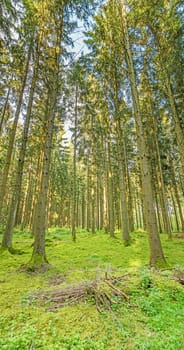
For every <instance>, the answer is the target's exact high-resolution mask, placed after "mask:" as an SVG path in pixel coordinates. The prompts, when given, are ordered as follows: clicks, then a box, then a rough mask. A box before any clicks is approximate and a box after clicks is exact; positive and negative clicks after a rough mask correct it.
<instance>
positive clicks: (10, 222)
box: [2, 45, 39, 251]
mask: <svg viewBox="0 0 184 350" xmlns="http://www.w3.org/2000/svg"><path fill="white" fill-rule="evenodd" d="M36 54H37V56H36V61H35V65H34V71H33V77H32V83H31V88H30V94H29V102H28V107H27V113H26V120H25V123H24V127H23V131H22V140H21V148H20V152H19V159H18V165H17V172H16V178H15V183H14V190H13V195H12V199H11V203H10V207H9V212H8V218H7V224H6V229H5V231H4V234H3V239H2V246H3V247H4V248H8V249H9V251H12V237H13V228H14V225H15V219H16V215H17V208H18V204H19V199H20V193H21V187H22V176H23V168H24V161H25V155H26V147H27V141H28V133H29V125H30V120H31V112H32V105H33V98H34V91H35V86H36V80H37V74H38V66H39V45H38V47H37V53H36Z"/></svg>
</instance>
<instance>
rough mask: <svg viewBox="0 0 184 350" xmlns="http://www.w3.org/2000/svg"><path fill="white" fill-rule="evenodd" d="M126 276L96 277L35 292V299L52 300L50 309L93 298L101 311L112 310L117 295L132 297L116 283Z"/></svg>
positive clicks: (124, 298) (127, 298) (55, 309)
mask: <svg viewBox="0 0 184 350" xmlns="http://www.w3.org/2000/svg"><path fill="white" fill-rule="evenodd" d="M123 279H124V276H120V277H108V278H107V276H106V278H101V279H95V280H93V281H91V282H86V283H81V284H79V285H76V286H71V287H67V288H65V289H62V290H57V291H51V292H37V293H34V295H33V298H34V300H35V299H36V300H42V301H44V302H50V305H49V307H48V310H49V311H57V310H58V309H60V308H62V307H65V306H69V305H73V304H76V303H79V302H80V301H85V300H89V299H90V300H92V301H93V302H94V303H95V305H96V308H97V310H98V311H99V312H102V310H104V309H105V310H111V308H112V305H113V304H117V303H118V301H117V298H114V297H117V296H118V298H120V299H123V300H126V301H128V300H129V299H130V297H129V296H128V295H127V294H126V293H124V292H123V291H122V290H120V289H119V288H118V287H117V286H115V284H116V283H121V281H122V280H123Z"/></svg>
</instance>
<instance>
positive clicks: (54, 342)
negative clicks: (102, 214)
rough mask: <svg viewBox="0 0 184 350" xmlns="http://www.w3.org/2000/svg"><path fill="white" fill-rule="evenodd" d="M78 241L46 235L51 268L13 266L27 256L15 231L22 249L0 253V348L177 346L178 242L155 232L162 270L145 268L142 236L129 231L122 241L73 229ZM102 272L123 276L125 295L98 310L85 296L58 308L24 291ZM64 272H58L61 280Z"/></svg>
mask: <svg viewBox="0 0 184 350" xmlns="http://www.w3.org/2000/svg"><path fill="white" fill-rule="evenodd" d="M77 236H78V237H77V242H76V243H73V242H72V240H71V233H70V231H69V230H66V229H59V228H55V229H51V230H50V231H49V233H48V235H47V258H48V260H49V262H50V264H51V266H52V268H51V269H49V271H45V272H42V273H26V272H25V271H21V270H20V269H19V268H20V266H21V265H22V264H25V263H27V262H28V261H29V260H30V257H31V251H32V247H31V244H32V239H31V238H30V236H29V234H28V233H26V232H24V233H20V232H19V231H18V230H16V232H15V236H14V248H15V249H20V250H23V251H24V254H22V255H10V254H9V253H8V252H6V251H4V252H1V254H0V350H2V349H6V350H28V349H32V350H33V349H42V350H67V349H68V350H69V349H70V350H123V349H127V350H139V349H140V350H144V349H146V350H183V349H184V286H182V285H181V284H179V283H178V282H176V281H175V280H174V278H173V274H174V271H176V270H177V271H179V272H180V271H181V272H182V271H183V270H184V240H183V239H180V238H173V239H172V240H168V239H167V237H166V236H165V235H164V234H163V235H161V239H162V244H163V248H164V253H165V256H166V259H167V262H168V264H169V267H168V270H162V271H158V270H154V269H149V267H148V265H147V264H148V261H149V252H148V240H147V235H146V233H144V232H135V233H133V234H132V244H131V246H129V247H125V246H124V245H123V242H122V240H121V237H120V234H118V233H117V238H115V239H112V238H110V237H109V236H108V235H107V234H105V233H103V232H98V233H96V234H94V235H93V234H90V233H86V232H84V231H80V232H78V235H77ZM105 272H106V273H107V274H108V275H117V276H119V275H123V274H127V273H128V274H127V275H126V277H125V279H124V282H123V284H121V286H120V287H121V288H123V291H124V292H125V293H126V294H128V295H130V300H129V301H128V302H127V301H124V302H123V301H121V300H119V302H117V303H116V304H114V306H113V308H112V311H105V310H104V312H102V313H99V312H98V311H97V310H96V307H95V305H94V303H93V302H92V301H90V300H89V301H85V302H81V303H79V304H76V305H72V306H66V307H64V308H62V309H59V310H58V311H57V312H50V311H48V307H47V306H48V305H46V304H43V303H39V302H38V301H35V300H34V298H33V297H32V298H31V297H30V296H31V295H33V294H34V292H35V291H38V290H43V291H47V290H48V291H49V290H59V289H62V288H64V287H66V286H69V285H76V284H79V283H81V282H82V281H89V280H93V279H95V278H98V277H100V276H103V275H104V274H105ZM62 276H63V278H62Z"/></svg>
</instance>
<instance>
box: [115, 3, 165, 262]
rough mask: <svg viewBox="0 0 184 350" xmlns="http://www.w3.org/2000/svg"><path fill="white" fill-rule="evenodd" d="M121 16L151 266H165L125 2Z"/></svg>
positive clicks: (122, 5)
mask: <svg viewBox="0 0 184 350" xmlns="http://www.w3.org/2000/svg"><path fill="white" fill-rule="evenodd" d="M121 16H122V25H123V33H124V43H125V50H126V60H127V66H128V70H129V79H130V85H131V94H132V102H133V109H134V116H135V122H136V130H137V145H138V151H139V159H140V167H141V178H142V186H143V202H144V207H145V211H146V221H147V225H146V227H147V229H148V231H149V246H150V264H151V265H162V264H163V265H164V264H165V258H164V255H163V251H162V246H161V241H160V237H159V233H158V227H157V221H156V213H155V208H154V195H153V189H152V178H151V171H150V165H149V161H148V159H149V157H148V156H149V155H148V150H147V145H146V140H145V134H144V128H143V123H142V116H141V111H140V105H139V95H138V90H137V86H136V78H135V70H134V65H133V58H132V53H131V48H130V42H129V33H128V26H127V18H126V7H125V1H124V0H122V1H121Z"/></svg>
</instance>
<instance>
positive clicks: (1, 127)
mask: <svg viewBox="0 0 184 350" xmlns="http://www.w3.org/2000/svg"><path fill="white" fill-rule="evenodd" d="M10 91H11V88H10V87H9V88H8V92H7V96H6V101H5V104H4V108H3V112H2V115H1V119H0V136H1V134H2V130H3V123H4V118H5V114H6V110H7V107H8V102H9V96H10Z"/></svg>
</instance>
